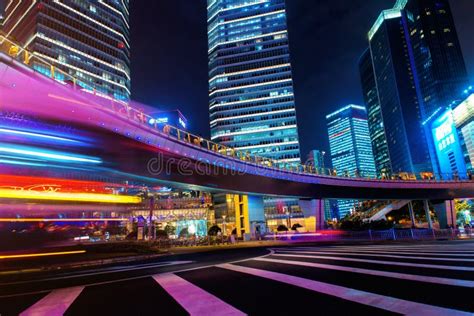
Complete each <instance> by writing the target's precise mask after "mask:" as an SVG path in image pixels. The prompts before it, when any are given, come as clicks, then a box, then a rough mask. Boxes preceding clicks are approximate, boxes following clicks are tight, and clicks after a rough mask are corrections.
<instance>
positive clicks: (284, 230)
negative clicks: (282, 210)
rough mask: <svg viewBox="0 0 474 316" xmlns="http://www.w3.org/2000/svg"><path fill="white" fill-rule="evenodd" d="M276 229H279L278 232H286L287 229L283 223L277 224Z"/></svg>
mask: <svg viewBox="0 0 474 316" xmlns="http://www.w3.org/2000/svg"><path fill="white" fill-rule="evenodd" d="M277 231H279V232H287V231H288V227H286V226H285V225H278V227H277Z"/></svg>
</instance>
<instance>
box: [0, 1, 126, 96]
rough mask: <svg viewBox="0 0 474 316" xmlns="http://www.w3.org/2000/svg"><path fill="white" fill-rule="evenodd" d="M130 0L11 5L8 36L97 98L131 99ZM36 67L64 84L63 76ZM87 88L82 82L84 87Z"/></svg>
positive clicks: (6, 26) (6, 23) (5, 27)
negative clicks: (74, 79)
mask: <svg viewBox="0 0 474 316" xmlns="http://www.w3.org/2000/svg"><path fill="white" fill-rule="evenodd" d="M128 2H129V1H128V0H121V1H112V0H95V1H73V0H55V1H52V0H26V1H21V0H10V1H9V2H8V3H7V5H6V8H5V17H4V21H3V26H2V31H3V32H4V33H5V34H7V35H8V36H9V37H10V38H11V39H13V40H14V41H16V42H18V43H20V44H22V45H24V46H26V47H27V49H28V50H30V51H32V52H34V54H35V55H37V56H38V57H41V58H42V59H44V60H46V61H48V62H49V63H52V64H54V65H55V66H56V68H58V69H61V70H62V71H64V72H66V73H68V74H70V75H72V76H74V77H76V78H78V79H79V80H80V81H82V82H84V83H85V85H87V87H86V88H88V89H95V91H96V92H97V93H101V94H106V95H108V96H113V97H115V98H116V99H120V100H128V99H130V41H129V37H130V35H129V12H128V7H129V4H128ZM32 63H33V65H32V66H33V67H34V68H35V69H36V70H37V71H39V72H41V73H44V74H46V75H48V76H52V75H54V77H55V78H56V79H58V80H64V79H65V78H64V75H63V74H61V73H60V72H59V71H56V72H54V73H53V74H51V68H49V67H45V66H44V65H42V64H39V63H36V64H35V61H34V59H33V61H32ZM79 84H81V83H79Z"/></svg>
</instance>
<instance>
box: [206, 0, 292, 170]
mask: <svg viewBox="0 0 474 316" xmlns="http://www.w3.org/2000/svg"><path fill="white" fill-rule="evenodd" d="M207 9H208V41H209V51H208V54H209V98H210V101H209V102H210V103H209V111H210V125H211V139H212V140H213V141H216V142H218V143H221V144H224V145H227V146H230V147H234V148H236V149H237V150H239V151H241V152H245V153H247V152H248V153H251V154H256V155H260V156H263V157H268V158H271V159H274V160H275V161H277V162H278V163H280V164H294V163H299V162H300V149H299V139H298V127H297V123H296V111H295V98H294V93H293V79H292V71H291V63H290V51H289V43H288V29H287V24H286V9H285V1H284V0H267V1H260V0H208V7H207Z"/></svg>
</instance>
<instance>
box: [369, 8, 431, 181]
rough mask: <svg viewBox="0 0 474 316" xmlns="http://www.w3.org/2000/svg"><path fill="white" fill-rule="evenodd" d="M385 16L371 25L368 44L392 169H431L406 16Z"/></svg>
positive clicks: (426, 170)
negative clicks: (376, 25)
mask: <svg viewBox="0 0 474 316" xmlns="http://www.w3.org/2000/svg"><path fill="white" fill-rule="evenodd" d="M390 12H393V9H392V10H390ZM385 16H386V17H385V18H384V19H383V21H382V22H381V23H380V25H379V26H378V28H376V27H375V25H374V27H373V28H372V30H371V33H370V34H371V36H370V35H369V38H370V40H369V47H370V52H371V56H372V64H373V69H374V77H375V81H376V85H377V91H378V96H379V98H378V99H379V102H380V109H381V113H382V117H383V126H384V129H385V137H386V141H387V147H388V151H389V157H390V163H391V168H392V170H391V171H392V172H393V173H399V172H409V173H416V174H418V173H420V172H433V164H432V160H431V159H432V157H431V155H430V150H429V142H430V139H429V138H428V137H427V136H426V133H425V131H424V128H423V126H422V122H423V114H422V104H423V102H422V97H421V91H420V89H419V77H418V74H417V72H416V67H415V64H414V60H413V51H412V49H411V44H410V42H409V35H410V34H409V33H410V31H409V27H408V21H407V20H408V17H407V15H406V12H405V11H403V10H398V14H394V13H392V14H391V15H385Z"/></svg>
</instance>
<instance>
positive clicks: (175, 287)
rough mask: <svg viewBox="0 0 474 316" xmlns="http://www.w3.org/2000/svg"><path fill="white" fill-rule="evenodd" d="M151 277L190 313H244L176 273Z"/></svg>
mask: <svg viewBox="0 0 474 316" xmlns="http://www.w3.org/2000/svg"><path fill="white" fill-rule="evenodd" d="M153 279H155V281H156V282H157V283H158V284H159V285H161V286H162V287H163V289H165V291H166V292H168V294H170V295H171V296H172V297H173V298H174V299H175V300H176V301H177V302H178V303H179V304H180V305H181V306H182V307H183V308H184V309H185V310H186V311H187V312H188V313H190V314H191V315H246V314H245V313H242V312H241V311H239V310H238V309H236V308H235V307H233V306H232V305H229V304H227V303H226V302H224V301H222V300H220V299H219V298H217V297H216V296H214V295H212V294H210V293H208V292H206V291H204V290H203V289H201V288H199V287H197V286H196V285H194V284H192V283H190V282H188V281H186V280H185V279H183V278H180V277H179V276H177V275H176V274H173V273H163V274H157V275H154V276H153Z"/></svg>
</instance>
